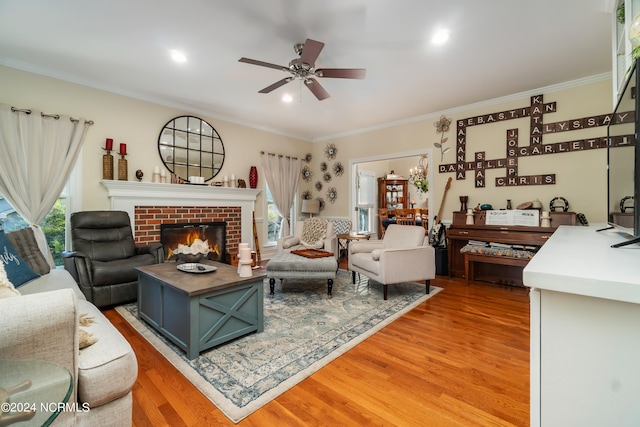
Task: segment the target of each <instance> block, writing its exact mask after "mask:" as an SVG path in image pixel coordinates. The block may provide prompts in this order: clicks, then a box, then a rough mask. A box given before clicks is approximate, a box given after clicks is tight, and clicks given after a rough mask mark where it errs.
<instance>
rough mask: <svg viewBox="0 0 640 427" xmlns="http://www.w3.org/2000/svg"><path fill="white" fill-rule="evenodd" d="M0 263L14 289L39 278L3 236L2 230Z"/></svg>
mask: <svg viewBox="0 0 640 427" xmlns="http://www.w3.org/2000/svg"><path fill="white" fill-rule="evenodd" d="M0 261H1V262H2V263H3V264H4V269H5V271H6V272H7V278H8V279H9V281H10V282H11V283H13V285H14V286H15V287H16V288H19V287H20V286H22V285H24V284H25V283H27V282H29V281H31V280H33V279H35V278H38V277H40V275H39V274H38V273H36V272H35V271H33V270H32V269H31V267H29V265H28V264H27V263H26V262H25V260H23V259H22V257H21V256H20V254H18V251H16V250H15V248H14V247H13V245H12V244H11V242H10V241H9V239H7V236H6V235H5V234H4V230H0Z"/></svg>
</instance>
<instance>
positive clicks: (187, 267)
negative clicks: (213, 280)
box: [178, 262, 218, 273]
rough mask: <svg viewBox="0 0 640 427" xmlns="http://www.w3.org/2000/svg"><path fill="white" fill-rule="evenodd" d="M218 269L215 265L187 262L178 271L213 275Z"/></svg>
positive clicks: (179, 266)
mask: <svg viewBox="0 0 640 427" xmlns="http://www.w3.org/2000/svg"><path fill="white" fill-rule="evenodd" d="M217 269H218V267H215V266H213V265H207V264H200V263H197V262H185V263H184V264H180V265H178V270H180V271H184V272H185V273H211V272H212V271H216V270H217Z"/></svg>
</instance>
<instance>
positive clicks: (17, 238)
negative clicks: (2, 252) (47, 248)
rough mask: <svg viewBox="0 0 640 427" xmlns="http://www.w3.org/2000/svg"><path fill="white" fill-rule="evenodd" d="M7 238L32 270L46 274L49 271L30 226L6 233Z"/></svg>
mask: <svg viewBox="0 0 640 427" xmlns="http://www.w3.org/2000/svg"><path fill="white" fill-rule="evenodd" d="M7 239H9V241H10V242H11V245H12V246H13V247H14V248H15V249H16V251H18V253H19V254H20V256H21V257H22V259H24V260H25V262H26V263H27V264H28V265H29V267H31V269H32V270H33V271H35V272H36V273H38V274H47V273H49V272H50V271H51V267H50V266H49V263H48V262H47V260H46V259H45V257H44V255H43V254H42V252H40V247H39V246H38V242H37V241H36V238H35V236H34V234H33V230H32V229H31V228H30V227H29V228H23V229H21V230H18V231H12V232H11V233H7Z"/></svg>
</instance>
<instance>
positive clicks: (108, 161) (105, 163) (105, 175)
mask: <svg viewBox="0 0 640 427" xmlns="http://www.w3.org/2000/svg"><path fill="white" fill-rule="evenodd" d="M102 179H113V156H112V155H111V151H110V150H107V154H104V155H103V156H102Z"/></svg>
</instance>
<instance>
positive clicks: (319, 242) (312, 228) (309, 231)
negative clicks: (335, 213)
mask: <svg viewBox="0 0 640 427" xmlns="http://www.w3.org/2000/svg"><path fill="white" fill-rule="evenodd" d="M326 235H327V220H326V219H323V218H309V219H307V220H305V222H304V225H303V227H302V236H300V243H302V244H303V245H304V246H306V247H311V248H315V249H320V248H321V247H322V246H324V242H323V240H324V238H325V237H326Z"/></svg>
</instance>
